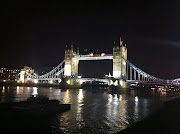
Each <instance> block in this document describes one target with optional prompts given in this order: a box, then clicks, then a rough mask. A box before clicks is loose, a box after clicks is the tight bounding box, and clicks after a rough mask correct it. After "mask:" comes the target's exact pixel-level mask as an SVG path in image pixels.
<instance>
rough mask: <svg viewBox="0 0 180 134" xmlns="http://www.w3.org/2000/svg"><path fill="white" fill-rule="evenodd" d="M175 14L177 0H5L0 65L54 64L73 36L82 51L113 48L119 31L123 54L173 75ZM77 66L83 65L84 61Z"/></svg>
mask: <svg viewBox="0 0 180 134" xmlns="http://www.w3.org/2000/svg"><path fill="white" fill-rule="evenodd" d="M141 4H142V3H141ZM167 9H168V10H167ZM179 15H180V11H179V9H178V1H172V2H162V1H161V2H156V3H153V2H148V3H147V4H143V6H142V5H140V3H139V2H130V3H128V2H119V3H118V2H114V3H105V2H104V3H87V4H85V3H83V5H82V6H81V4H78V3H62V4H59V5H58V4H53V3H51V4H48V3H45V4H42V5H41V6H39V5H37V4H35V5H24V4H23V5H19V4H14V3H13V4H8V5H5V6H4V16H5V17H4V18H3V24H4V25H3V33H4V38H3V46H2V47H1V54H0V60H1V64H0V66H25V65H27V66H32V67H33V68H35V69H36V68H38V67H43V66H44V65H48V64H49V65H52V66H56V65H58V64H59V63H60V62H61V61H62V60H63V59H64V49H65V46H66V45H70V44H71V42H72V41H73V42H74V44H75V45H77V46H79V48H80V51H81V52H82V51H83V50H84V49H87V50H88V52H89V53H91V52H92V51H93V52H96V51H97V49H98V52H99V53H101V52H105V53H112V48H113V42H114V41H116V42H118V41H119V37H120V36H122V40H123V41H124V43H126V44H127V48H128V59H129V60H130V61H132V62H133V63H134V64H135V65H136V66H138V67H139V68H141V69H142V70H144V71H146V72H148V73H150V74H153V75H154V76H157V77H161V78H165V79H171V78H177V77H179V76H180V72H179V68H180V63H179V61H180V53H179V51H180V44H179V42H180V40H179V36H178V35H180V32H179V31H180V26H179V24H180V23H179V22H180V20H179V19H178V16H179ZM103 62H105V63H103V64H110V63H108V62H106V61H103ZM90 64H91V63H89V65H90ZM96 64H97V65H99V64H98V63H96ZM91 66H92V65H91ZM110 66H112V65H109V66H108V65H107V69H105V71H106V70H107V71H108V69H109V67H110ZM80 68H87V66H86V63H85V64H80ZM101 68H102V67H99V69H98V68H97V72H98V70H100V69H101ZM107 73H108V72H107Z"/></svg>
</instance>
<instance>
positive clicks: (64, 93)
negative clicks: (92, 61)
mask: <svg viewBox="0 0 180 134" xmlns="http://www.w3.org/2000/svg"><path fill="white" fill-rule="evenodd" d="M31 95H43V96H46V97H48V98H49V99H57V100H59V101H60V102H61V103H65V104H72V105H71V110H70V111H68V112H65V113H62V114H60V115H59V116H58V117H57V118H56V119H55V120H54V121H53V123H51V126H50V127H53V128H54V129H57V130H62V131H63V132H65V133H116V132H118V131H120V130H122V129H125V128H126V127H127V126H129V125H131V124H133V123H134V122H136V121H138V120H141V119H142V118H144V117H146V116H147V115H148V114H149V113H151V112H152V111H153V110H154V109H156V108H157V107H159V104H160V102H161V101H165V100H167V99H169V98H172V97H174V96H175V95H174V94H173V95H171V94H162V93H158V92H156V93H155V92H154V91H152V92H151V91H149V92H147V93H146V92H144V91H143V92H138V91H134V90H131V91H127V92H120V93H110V92H109V91H108V90H95V89H92V90H90V89H66V90H64V89H57V88H40V87H38V88H37V87H21V86H17V87H10V88H9V89H8V87H4V86H3V87H1V88H0V102H7V101H24V100H26V99H27V98H28V97H30V96H31Z"/></svg>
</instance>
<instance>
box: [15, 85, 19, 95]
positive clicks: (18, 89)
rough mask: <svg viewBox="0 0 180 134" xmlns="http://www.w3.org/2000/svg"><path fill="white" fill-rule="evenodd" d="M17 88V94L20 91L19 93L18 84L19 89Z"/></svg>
mask: <svg viewBox="0 0 180 134" xmlns="http://www.w3.org/2000/svg"><path fill="white" fill-rule="evenodd" d="M16 90H17V91H16V92H17V94H18V93H19V86H17V89H16Z"/></svg>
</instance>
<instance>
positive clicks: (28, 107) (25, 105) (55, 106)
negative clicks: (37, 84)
mask: <svg viewBox="0 0 180 134" xmlns="http://www.w3.org/2000/svg"><path fill="white" fill-rule="evenodd" d="M70 109H71V105H70V104H60V101H59V100H49V98H47V97H44V96H34V95H32V96H31V97H29V98H28V99H27V100H26V101H21V102H7V103H0V110H1V111H7V110H8V111H11V112H12V113H18V114H23V115H30V116H31V117H42V116H52V115H57V114H60V113H62V112H65V111H68V110H70Z"/></svg>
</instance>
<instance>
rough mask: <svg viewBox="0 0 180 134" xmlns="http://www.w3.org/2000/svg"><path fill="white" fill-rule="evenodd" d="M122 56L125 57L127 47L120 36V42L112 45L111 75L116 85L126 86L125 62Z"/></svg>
mask: <svg viewBox="0 0 180 134" xmlns="http://www.w3.org/2000/svg"><path fill="white" fill-rule="evenodd" d="M123 58H124V59H127V47H126V44H123V41H122V40H121V37H120V44H119V45H116V44H115V45H114V47H113V77H114V79H116V85H120V86H121V87H123V88H126V82H125V81H126V62H125V61H124V59H123Z"/></svg>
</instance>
